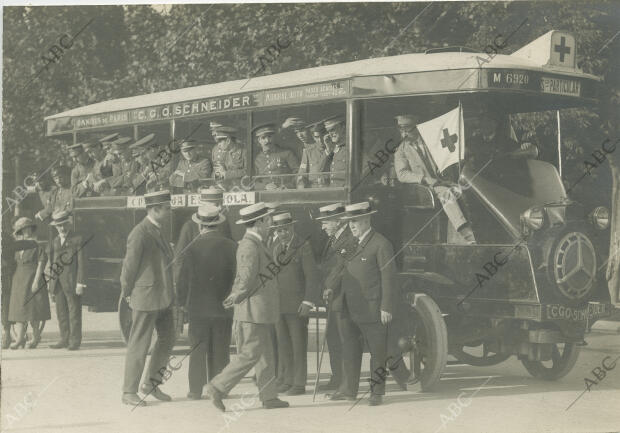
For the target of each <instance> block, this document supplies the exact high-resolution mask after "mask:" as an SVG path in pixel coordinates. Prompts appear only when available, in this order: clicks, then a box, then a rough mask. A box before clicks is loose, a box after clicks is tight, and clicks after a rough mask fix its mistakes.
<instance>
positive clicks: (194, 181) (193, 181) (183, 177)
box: [170, 140, 212, 193]
mask: <svg viewBox="0 0 620 433" xmlns="http://www.w3.org/2000/svg"><path fill="white" fill-rule="evenodd" d="M180 149H181V155H182V156H183V159H182V160H181V161H179V165H177V169H176V170H175V171H174V173H172V174H171V175H170V186H171V187H172V188H173V192H179V193H181V192H195V191H197V190H198V187H199V186H200V179H206V178H208V177H211V171H212V168H211V161H209V159H208V158H200V156H199V155H198V151H197V149H196V143H195V142H194V141H192V140H184V141H183V142H182V143H181V146H180Z"/></svg>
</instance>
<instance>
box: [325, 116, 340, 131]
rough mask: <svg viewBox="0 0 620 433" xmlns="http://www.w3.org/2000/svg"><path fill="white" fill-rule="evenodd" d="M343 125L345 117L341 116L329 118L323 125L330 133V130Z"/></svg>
mask: <svg viewBox="0 0 620 433" xmlns="http://www.w3.org/2000/svg"><path fill="white" fill-rule="evenodd" d="M341 123H344V117H343V116H341V115H337V116H332V117H328V118H327V119H325V120H324V121H323V124H324V125H325V129H327V130H328V131H329V129H331V128H333V127H334V126H336V125H339V124H341Z"/></svg>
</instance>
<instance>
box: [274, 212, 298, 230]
mask: <svg viewBox="0 0 620 433" xmlns="http://www.w3.org/2000/svg"><path fill="white" fill-rule="evenodd" d="M296 222H297V221H295V220H294V219H293V216H292V215H291V213H290V212H284V213H279V214H277V215H274V216H273V225H272V226H271V228H272V229H275V228H278V227H284V226H288V225H291V224H295V223H296Z"/></svg>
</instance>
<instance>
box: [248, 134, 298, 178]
mask: <svg viewBox="0 0 620 433" xmlns="http://www.w3.org/2000/svg"><path fill="white" fill-rule="evenodd" d="M253 132H254V136H255V137H256V141H257V142H258V144H259V145H260V147H261V152H260V153H259V154H258V156H256V159H255V160H254V171H255V172H256V174H257V175H258V176H264V177H260V178H258V179H257V182H256V185H257V188H258V189H277V188H291V187H292V184H293V182H292V181H291V179H289V178H288V177H287V176H277V175H282V174H291V173H296V172H297V171H298V170H299V163H298V162H297V157H296V156H295V154H294V153H293V152H292V151H291V150H289V149H282V148H281V147H279V146H278V145H277V144H276V143H275V141H274V139H273V136H274V135H275V133H276V126H275V124H273V123H267V124H264V125H260V126H257V127H256V128H254V130H253ZM265 175H276V176H274V177H268V176H265Z"/></svg>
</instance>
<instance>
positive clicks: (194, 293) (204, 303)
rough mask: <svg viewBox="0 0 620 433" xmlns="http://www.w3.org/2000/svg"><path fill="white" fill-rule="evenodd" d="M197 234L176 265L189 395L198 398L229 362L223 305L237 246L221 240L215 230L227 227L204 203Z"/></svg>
mask: <svg viewBox="0 0 620 433" xmlns="http://www.w3.org/2000/svg"><path fill="white" fill-rule="evenodd" d="M192 220H193V222H194V224H195V225H197V226H198V227H200V233H199V235H198V237H197V238H196V240H195V241H194V242H192V243H191V245H189V246H188V247H187V249H186V251H185V252H184V254H183V257H182V258H181V260H180V262H181V263H180V267H181V270H180V273H179V279H178V280H177V292H178V295H179V304H180V305H183V306H184V309H185V310H186V311H188V312H189V341H190V346H191V347H195V349H194V350H193V351H192V352H191V354H190V355H189V393H188V395H187V396H188V397H189V398H190V399H193V400H199V399H201V398H202V388H203V386H204V385H205V384H206V383H207V382H208V381H211V380H212V379H213V378H214V377H215V376H216V375H218V374H219V373H220V372H221V371H222V370H223V369H224V367H225V366H226V365H227V364H228V362H229V361H230V357H229V350H230V339H231V333H232V311H231V310H226V309H224V306H223V305H222V302H223V301H224V299H226V298H227V297H228V295H229V294H230V290H231V288H232V285H233V281H234V278H235V268H236V262H235V260H236V258H235V252H236V250H237V243H236V242H234V241H233V240H231V239H230V238H227V237H225V236H223V235H222V234H221V233H220V231H219V230H218V227H219V226H221V225H222V224H223V223H225V222H226V217H225V216H224V215H223V214H222V212H221V209H220V208H219V207H218V206H216V205H215V204H213V203H208V202H207V203H204V204H201V205H200V206H199V207H198V210H197V212H196V213H195V214H194V215H192Z"/></svg>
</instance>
